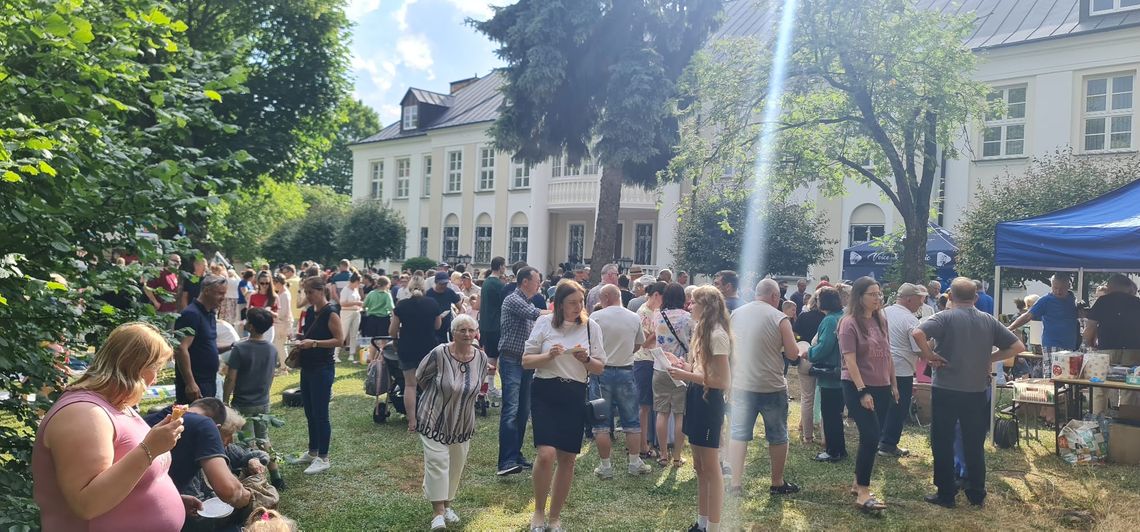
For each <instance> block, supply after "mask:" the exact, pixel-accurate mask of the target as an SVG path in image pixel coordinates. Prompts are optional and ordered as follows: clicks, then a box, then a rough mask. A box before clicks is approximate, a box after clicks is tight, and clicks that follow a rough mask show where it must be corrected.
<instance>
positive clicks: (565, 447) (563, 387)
mask: <svg viewBox="0 0 1140 532" xmlns="http://www.w3.org/2000/svg"><path fill="white" fill-rule="evenodd" d="M530 416H531V423H532V424H533V425H534V446H535V447H538V446H540V445H548V446H550V447H554V448H555V449H558V450H559V451H564V452H568V453H574V454H578V453H581V452H582V437H583V427H585V426H586V383H584V382H577V381H571V380H564V379H534V381H532V382H531V385H530Z"/></svg>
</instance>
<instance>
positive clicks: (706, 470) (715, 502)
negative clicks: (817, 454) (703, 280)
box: [669, 286, 732, 532]
mask: <svg viewBox="0 0 1140 532" xmlns="http://www.w3.org/2000/svg"><path fill="white" fill-rule="evenodd" d="M689 312H690V313H691V314H692V317H693V322H694V323H695V325H694V327H693V337H692V348H693V360H692V362H691V363H686V362H685V361H683V360H678V361H677V362H676V363H674V365H673V367H672V368H670V369H669V376H670V377H672V378H674V379H677V380H682V381H688V382H689V387H688V388H689V389H688V391H687V392H686V395H685V420H684V422H683V423H682V430H684V432H685V435H686V436H688V437H689V444H690V445H691V446H692V448H693V469H695V470H696V472H697V523H696V525H694V526H695V527H696V529H697V530H703V531H706V532H719V531H720V511H721V506H722V505H723V503H724V473H723V471H722V470H721V467H720V458H719V456H718V452H719V451H720V432H721V426H722V425H723V424H724V403H725V397H724V396H725V392H726V391H727V390H729V389H730V386H731V384H732V376H731V372H732V370H731V369H730V366H731V364H730V356H731V353H732V328H731V325H730V321H729V318H728V307H727V306H725V304H724V296H723V295H721V293H720V290H717V289H716V288H715V287H713V286H702V287H699V288H697V289H696V290H693V291H692V305H691V307H690V311H689ZM690 530H693V528H690Z"/></svg>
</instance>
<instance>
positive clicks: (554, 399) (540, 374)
mask: <svg viewBox="0 0 1140 532" xmlns="http://www.w3.org/2000/svg"><path fill="white" fill-rule="evenodd" d="M585 300H586V291H585V290H583V289H582V286H581V285H579V284H578V283H576V282H574V281H572V280H569V279H565V280H563V281H561V282H559V283H558V288H557V289H556V290H555V292H554V312H553V313H552V314H548V315H546V316H542V317H540V318H538V321H537V322H536V323H535V325H534V329H532V330H531V334H530V338H528V339H527V341H526V346H525V348H524V349H523V358H522V364H523V367H524V368H526V369H533V370H535V371H534V381H533V383H532V384H531V407H530V410H531V419H532V421H533V423H534V446H535V460H534V472H533V479H534V501H535V502H534V515H532V516H531V518H530V530H531V531H532V532H534V531H542V530H547V529H550V530H561V529H562V526H561V514H562V507H563V505H565V504H566V499H567V498H568V497H569V495H570V484H571V483H572V482H573V481H574V462H575V461H576V460H577V458H578V453H580V452H581V451H582V428H583V427H584V426H585V423H586V377H587V374H593V375H600V374H601V373H602V371H603V370H604V369H605V364H606V352H605V350H604V349H602V329H601V327H599V326H598V324H597V323H595V322H593V321H591V320H590V319H589V318H588V317H586V312H585V308H584V307H585ZM556 461H557V463H558V469H557V471H555V469H554V464H555V462H556ZM552 478H553V480H554V489H553V494H554V496H553V497H551V500H550V514H549V516H547V514H546V497H547V495H548V494H550V492H551V485H550V482H551V479H552ZM548 517H549V519H548Z"/></svg>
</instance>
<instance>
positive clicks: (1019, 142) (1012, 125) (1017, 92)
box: [982, 85, 1026, 157]
mask: <svg viewBox="0 0 1140 532" xmlns="http://www.w3.org/2000/svg"><path fill="white" fill-rule="evenodd" d="M1025 93H1026V87H1025V86H1024V85H1022V86H1016V87H1001V88H997V89H994V90H993V91H992V92H990V95H989V101H990V105H991V106H992V108H991V109H990V111H989V112H987V113H986V124H985V130H984V131H983V133H982V157H1009V156H1019V155H1025V108H1026V101H1025Z"/></svg>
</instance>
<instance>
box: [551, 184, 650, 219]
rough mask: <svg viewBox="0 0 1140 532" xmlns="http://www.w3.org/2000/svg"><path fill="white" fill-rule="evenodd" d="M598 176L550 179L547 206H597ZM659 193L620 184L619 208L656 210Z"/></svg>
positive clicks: (558, 208)
mask: <svg viewBox="0 0 1140 532" xmlns="http://www.w3.org/2000/svg"><path fill="white" fill-rule="evenodd" d="M598 178H599V176H597V175H594V176H579V177H569V178H555V179H551V180H550V183H549V185H548V186H547V200H546V202H547V208H548V209H549V210H551V211H555V212H558V211H575V210H583V209H585V210H594V209H596V208H597V206H598V194H599V192H598V189H599V184H598V181H599V179H598ZM658 196H659V193H658V191H656V190H644V189H642V188H640V187H631V186H628V185H622V187H621V208H622V209H623V210H626V209H645V210H656V209H657V201H658Z"/></svg>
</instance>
